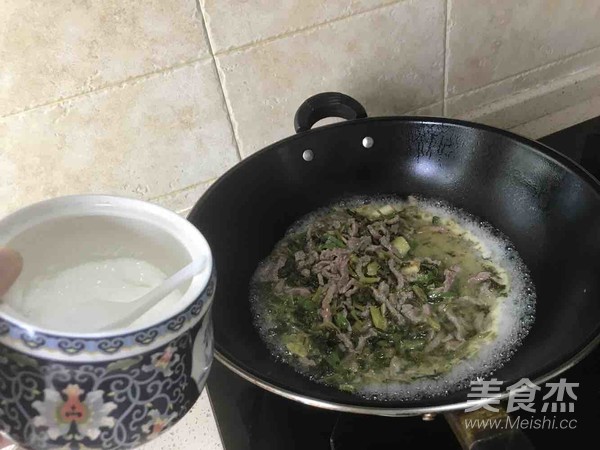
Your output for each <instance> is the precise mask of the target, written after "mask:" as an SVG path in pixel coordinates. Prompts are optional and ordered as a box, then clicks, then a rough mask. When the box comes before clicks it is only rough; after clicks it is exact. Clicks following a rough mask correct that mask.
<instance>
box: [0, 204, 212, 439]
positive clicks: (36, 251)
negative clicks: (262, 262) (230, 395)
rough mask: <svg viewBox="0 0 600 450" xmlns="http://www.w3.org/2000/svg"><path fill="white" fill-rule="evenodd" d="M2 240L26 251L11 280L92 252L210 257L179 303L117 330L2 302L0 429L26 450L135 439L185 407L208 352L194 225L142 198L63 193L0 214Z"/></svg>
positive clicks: (203, 249) (164, 261) (166, 263)
mask: <svg viewBox="0 0 600 450" xmlns="http://www.w3.org/2000/svg"><path fill="white" fill-rule="evenodd" d="M0 245H3V246H8V247H11V248H15V249H16V250H18V251H20V252H21V253H22V255H23V259H24V269H23V272H22V274H21V276H20V277H19V280H18V281H17V283H16V284H15V285H14V286H13V289H18V285H19V284H25V283H27V282H28V281H29V280H31V279H32V277H34V276H35V275H36V274H37V273H38V272H39V271H43V270H45V269H47V268H48V267H49V266H52V267H53V268H56V267H58V268H60V267H67V266H69V265H73V264H77V263H78V261H80V260H84V259H85V258H89V257H90V255H92V256H97V255H101V256H102V255H103V256H106V255H107V254H111V255H114V254H124V255H129V256H131V255H133V256H136V257H139V258H140V259H146V260H148V261H149V262H152V263H153V264H155V265H156V266H157V267H160V268H161V269H162V270H163V271H164V272H165V273H170V272H174V271H175V270H176V269H177V268H181V267H183V266H184V265H185V264H186V263H187V262H189V261H191V260H192V258H199V257H203V258H206V260H207V265H206V269H205V270H204V271H203V272H202V273H200V274H199V275H197V276H196V277H194V278H193V279H192V280H191V281H190V282H188V283H187V285H186V286H183V287H182V292H183V295H182V297H181V298H180V299H179V300H178V301H176V302H174V303H173V304H172V305H170V306H169V308H168V309H167V310H165V311H161V312H160V314H158V315H157V314H154V315H152V314H151V313H152V312H151V311H149V313H148V314H149V315H148V317H147V318H146V319H143V318H141V319H140V320H138V321H136V322H135V323H134V324H133V325H132V326H130V327H127V328H124V329H119V330H114V331H107V332H85V331H79V332H60V331H56V330H55V329H52V328H43V327H41V326H36V325H32V323H28V321H27V319H24V317H23V316H21V315H20V314H18V313H16V312H14V311H13V310H11V309H10V308H8V307H7V308H2V307H1V306H0V399H1V400H0V429H1V430H2V431H3V432H4V433H6V434H7V435H8V436H9V437H10V438H11V439H13V440H14V441H16V442H17V443H19V444H21V445H23V446H25V447H27V448H32V449H53V448H61V449H70V450H75V449H88V448H99V449H100V448H102V449H107V450H108V449H120V448H133V447H136V446H138V445H140V444H142V443H144V442H146V441H148V440H150V439H152V438H154V437H156V436H157V435H159V434H160V433H162V432H164V431H165V430H166V429H168V428H169V427H170V426H172V425H173V424H174V423H176V422H177V421H178V420H179V419H180V418H181V417H183V415H184V414H185V413H186V412H187V411H188V410H189V408H190V407H191V406H192V405H193V404H194V402H195V401H196V399H197V398H198V396H199V394H200V392H201V391H202V389H203V387H204V384H205V382H206V378H207V376H208V371H209V368H210V364H211V361H212V357H213V337H212V336H213V335H212V322H211V316H210V305H211V302H212V299H213V296H214V292H215V286H216V274H215V272H214V266H213V261H212V255H211V252H210V248H209V246H208V243H207V242H206V240H205V239H204V237H203V236H202V235H201V234H200V232H199V231H198V230H197V229H196V228H195V227H194V226H193V225H191V224H190V223H189V222H187V221H186V220H185V219H183V218H181V217H180V216H178V215H177V214H175V213H173V212H170V211H168V210H166V209H163V208H161V207H158V206H156V205H152V204H149V203H145V202H142V201H138V200H133V199H126V198H119V197H112V196H95V195H94V196H70V197H62V198H57V199H53V200H49V201H45V202H42V203H38V204H35V205H32V206H30V207H27V208H24V209H22V210H20V211H17V212H16V213H14V214H12V215H10V216H8V217H6V218H4V219H3V220H1V221H0ZM11 290H12V289H11ZM9 294H10V291H9ZM81 296H86V289H82V290H81ZM144 317H145V316H144ZM142 319H143V320H142Z"/></svg>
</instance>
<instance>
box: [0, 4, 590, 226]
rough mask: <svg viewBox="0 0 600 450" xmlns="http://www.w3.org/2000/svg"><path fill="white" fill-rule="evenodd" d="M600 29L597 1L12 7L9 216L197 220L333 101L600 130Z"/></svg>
mask: <svg viewBox="0 0 600 450" xmlns="http://www.w3.org/2000/svg"><path fill="white" fill-rule="evenodd" d="M598 23H600V2H599V1H598V0H530V1H522V0H332V1H327V2H324V1H318V0H283V1H282V0H278V1H275V0H148V1H145V2H137V1H133V0H104V1H101V2H100V1H92V0H46V1H35V2H34V1H32V0H4V1H2V2H1V3H0V215H3V214H6V213H7V212H10V211H12V210H15V209H16V208H19V207H21V206H24V205H26V204H28V203H31V202H34V201H37V200H41V199H44V198H48V197H51V196H56V195H63V194H70V193H83V192H102V193H115V194H121V195H129V196H135V197H139V198H145V199H150V200H153V201H155V202H157V203H159V204H162V205H165V206H167V207H170V208H172V209H174V210H176V211H179V212H183V213H184V212H185V211H187V210H188V209H189V208H190V207H191V206H192V205H193V203H194V202H195V200H196V199H197V198H198V197H199V196H200V195H201V194H202V192H204V190H205V189H206V188H207V187H208V186H209V185H210V183H212V182H213V181H214V180H215V178H217V177H218V176H219V175H221V174H222V173H223V172H224V171H225V170H227V169H228V168H229V167H231V166H232V165H234V164H235V163H236V162H237V161H239V159H240V157H245V156H247V155H249V154H251V153H253V152H255V151H256V150H258V149H260V148H261V147H262V146H264V145H266V144H268V143H270V142H273V141H274V140H277V139H280V138H282V137H285V136H287V135H289V134H291V132H292V118H293V114H294V112H295V110H296V108H297V107H298V105H299V104H300V103H301V101H302V100H303V99H305V98H306V97H308V96H310V95H312V94H314V93H317V92H320V91H324V90H335V91H342V92H345V93H348V94H350V95H352V96H354V97H355V98H356V99H358V100H359V101H360V102H361V103H363V104H364V105H365V107H366V108H367V111H368V112H369V114H370V115H372V116H377V115H384V114H405V113H410V114H425V115H443V114H445V115H448V116H453V117H462V118H467V119H472V120H477V121H483V122H486V123H490V124H493V125H497V126H501V127H505V128H514V127H516V129H517V130H519V131H522V132H527V130H540V129H542V128H543V124H542V123H541V122H540V120H541V118H543V117H554V116H556V115H557V114H561V113H560V111H563V110H565V111H575V110H577V111H585V112H586V114H588V115H598V114H600V110H598V102H596V101H590V99H595V98H597V97H598V96H600V26H598ZM579 104H581V105H583V106H575V105H579ZM528 124H531V125H528ZM532 133H533V131H532Z"/></svg>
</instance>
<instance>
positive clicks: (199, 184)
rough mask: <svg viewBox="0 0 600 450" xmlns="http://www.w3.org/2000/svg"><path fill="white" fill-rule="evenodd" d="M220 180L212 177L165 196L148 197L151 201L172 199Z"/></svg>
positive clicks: (167, 193)
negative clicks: (174, 196) (173, 196)
mask: <svg viewBox="0 0 600 450" xmlns="http://www.w3.org/2000/svg"><path fill="white" fill-rule="evenodd" d="M218 178H219V177H211V178H209V179H207V180H204V181H199V182H198V183H193V184H189V185H187V186H185V187H182V188H180V189H175V190H174V191H169V192H166V193H164V194H160V195H156V196H154V197H148V198H147V200H149V201H155V200H162V199H163V198H167V197H170V196H171V195H176V194H181V193H182V192H185V191H191V190H192V189H195V188H197V187H199V186H202V185H204V184H210V183H213V182H214V181H216V180H217V179H218Z"/></svg>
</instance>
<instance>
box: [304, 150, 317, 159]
mask: <svg viewBox="0 0 600 450" xmlns="http://www.w3.org/2000/svg"><path fill="white" fill-rule="evenodd" d="M314 157H315V154H314V153H313V151H312V150H304V151H303V152H302V159H303V160H304V161H312V160H313V158H314Z"/></svg>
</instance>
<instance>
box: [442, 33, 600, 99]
mask: <svg viewBox="0 0 600 450" xmlns="http://www.w3.org/2000/svg"><path fill="white" fill-rule="evenodd" d="M598 50H600V45H598V46H595V47H592V48H588V49H586V50H581V51H579V52H576V53H573V54H571V55H568V56H565V57H563V58H560V59H557V60H554V61H550V62H549V63H546V64H543V65H541V66H537V67H533V68H532V69H527V70H524V71H523V72H518V73H514V74H512V75H508V76H506V77H504V78H500V79H499V80H495V81H492V82H491V83H488V84H486V85H484V86H480V87H477V88H474V89H471V90H468V91H465V92H461V93H458V94H455V95H452V96H448V97H447V98H448V99H456V98H460V97H464V96H467V95H470V94H476V93H477V92H481V91H483V90H484V89H488V88H491V87H495V86H497V85H499V84H502V83H504V82H505V81H508V80H510V79H511V78H517V77H520V76H524V75H529V74H531V73H535V72H537V71H541V70H544V69H548V68H551V67H553V66H556V65H558V64H560V63H562V62H565V61H569V60H571V59H575V58H577V57H579V56H582V55H585V54H588V53H592V52H594V51H598ZM590 67H593V66H586V67H582V68H578V69H577V70H575V71H574V72H573V73H571V74H567V75H566V76H569V75H573V74H575V73H577V72H579V71H583V70H586V69H589V68H590ZM548 81H552V80H546V81H545V82H548ZM527 89H529V88H527Z"/></svg>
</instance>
